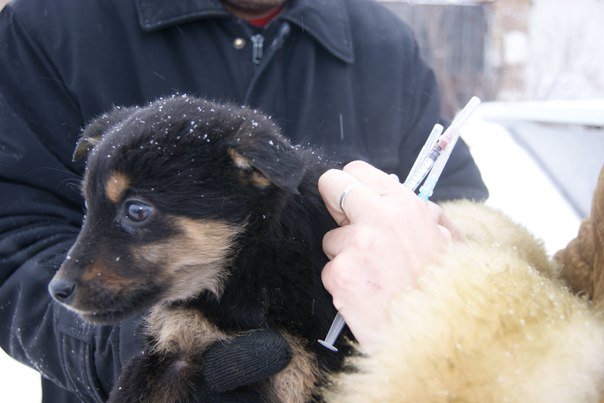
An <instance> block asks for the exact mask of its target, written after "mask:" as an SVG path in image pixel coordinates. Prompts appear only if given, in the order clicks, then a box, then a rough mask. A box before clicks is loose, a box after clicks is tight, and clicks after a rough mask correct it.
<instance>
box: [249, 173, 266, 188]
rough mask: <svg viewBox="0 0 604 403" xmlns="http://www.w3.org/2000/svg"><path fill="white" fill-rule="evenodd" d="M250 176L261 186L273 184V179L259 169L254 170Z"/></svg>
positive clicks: (253, 181)
mask: <svg viewBox="0 0 604 403" xmlns="http://www.w3.org/2000/svg"><path fill="white" fill-rule="evenodd" d="M250 178H251V180H252V183H254V184H255V185H256V186H258V187H260V188H265V187H267V186H268V185H270V184H271V181H270V180H269V179H268V178H267V177H266V176H264V175H262V174H261V173H260V172H258V171H254V172H252V174H251V175H250Z"/></svg>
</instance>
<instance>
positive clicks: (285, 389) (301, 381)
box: [270, 333, 321, 403]
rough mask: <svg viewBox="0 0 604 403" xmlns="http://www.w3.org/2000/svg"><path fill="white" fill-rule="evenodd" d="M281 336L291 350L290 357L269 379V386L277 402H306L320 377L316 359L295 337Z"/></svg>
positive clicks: (285, 334)
mask: <svg viewBox="0 0 604 403" xmlns="http://www.w3.org/2000/svg"><path fill="white" fill-rule="evenodd" d="M282 336H283V337H285V339H286V340H287V343H288V344H289V347H290V348H291V350H292V359H291V361H290V363H289V364H288V365H287V367H285V369H283V370H282V371H281V372H279V373H278V374H277V375H275V376H273V377H272V378H271V379H270V387H271V389H272V391H273V393H274V394H275V395H276V396H277V397H278V401H279V402H285V403H301V402H307V401H309V400H310V399H311V397H312V393H313V391H314V389H315V385H316V383H317V382H318V381H319V380H320V378H321V373H320V372H319V365H318V363H317V359H316V358H315V356H314V355H313V354H312V353H310V352H309V351H307V350H306V349H305V348H304V345H303V344H302V342H300V341H299V340H298V339H297V338H295V337H293V336H291V335H289V334H287V333H282Z"/></svg>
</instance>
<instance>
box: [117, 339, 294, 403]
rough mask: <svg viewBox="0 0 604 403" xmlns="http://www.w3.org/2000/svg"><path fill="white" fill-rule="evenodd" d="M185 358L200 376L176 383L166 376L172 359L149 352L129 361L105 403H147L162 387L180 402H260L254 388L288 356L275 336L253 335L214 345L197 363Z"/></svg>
mask: <svg viewBox="0 0 604 403" xmlns="http://www.w3.org/2000/svg"><path fill="white" fill-rule="evenodd" d="M189 358H190V359H192V360H193V361H192V362H193V364H192V365H193V366H197V365H198V367H199V368H200V372H193V373H189V375H187V376H186V377H179V376H178V375H176V374H175V375H174V376H172V375H170V373H169V372H168V373H167V372H166V368H168V367H170V365H171V363H170V361H178V360H179V357H178V356H173V355H171V354H167V355H164V354H162V353H153V352H151V353H149V354H142V355H141V354H139V355H138V356H135V357H133V358H132V359H131V360H130V361H129V363H128V364H127V366H126V368H124V370H123V371H122V375H121V376H120V380H119V383H118V385H117V386H114V387H113V388H112V392H111V396H110V399H109V400H110V401H111V402H125V401H132V400H133V399H139V398H143V399H147V398H150V396H151V395H153V394H154V393H156V392H152V390H153V389H155V390H156V391H157V390H162V388H163V386H161V385H165V387H166V388H174V390H175V391H182V392H184V395H182V396H181V398H183V399H185V400H186V401H191V402H193V401H195V402H212V403H214V402H261V401H265V400H266V395H265V393H266V388H265V387H263V386H261V385H259V384H258V383H259V382H261V381H264V380H265V379H267V378H268V377H270V376H271V375H274V374H276V373H278V372H279V371H281V370H282V369H283V368H285V367H286V366H287V364H288V363H289V361H290V359H291V350H290V348H289V345H288V344H287V342H286V341H285V339H284V338H283V337H282V336H281V335H280V334H279V333H276V332H274V331H271V330H254V331H250V332H248V333H246V334H243V335H241V336H237V337H235V338H233V339H231V340H230V341H228V342H224V341H220V342H215V343H214V344H212V345H210V347H209V348H208V349H207V350H206V351H204V352H203V353H202V354H200V355H199V356H198V357H197V358H195V357H189ZM195 363H196V364H195ZM193 385H195V386H193Z"/></svg>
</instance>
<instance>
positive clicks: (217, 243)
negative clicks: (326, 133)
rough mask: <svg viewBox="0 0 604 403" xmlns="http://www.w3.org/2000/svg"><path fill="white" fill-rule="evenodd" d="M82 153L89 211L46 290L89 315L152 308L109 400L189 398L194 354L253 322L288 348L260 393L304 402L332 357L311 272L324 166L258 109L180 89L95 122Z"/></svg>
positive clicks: (323, 224)
mask: <svg viewBox="0 0 604 403" xmlns="http://www.w3.org/2000/svg"><path fill="white" fill-rule="evenodd" d="M86 154H88V162H87V168H86V173H85V176H84V182H83V192H84V197H85V199H86V203H87V214H86V219H85V222H84V225H83V227H82V230H81V232H80V234H79V236H78V239H77V241H76V243H75V245H74V246H73V247H72V248H71V250H70V251H69V254H68V256H67V259H66V260H65V262H64V264H63V265H62V267H61V269H60V270H59V271H58V272H57V274H56V276H55V278H54V279H53V281H52V282H51V284H50V291H51V293H52V295H53V296H54V297H55V299H57V300H58V301H59V302H61V303H63V304H65V305H67V306H68V307H70V308H71V309H73V310H75V311H76V312H78V313H79V314H80V315H81V316H82V317H84V318H85V319H87V320H89V321H91V322H94V323H99V324H105V323H115V322H117V321H120V320H121V319H124V318H126V317H128V316H131V315H134V314H137V313H141V312H143V311H148V314H147V317H146V322H147V333H148V345H147V348H148V352H147V354H145V355H144V356H141V357H139V358H136V359H135V360H134V361H133V362H132V363H130V365H128V366H127V367H126V368H125V370H124V373H123V375H122V377H121V378H120V379H121V381H120V383H119V384H118V386H116V387H115V388H114V391H113V392H112V395H111V400H113V401H132V400H133V399H134V398H135V397H136V399H139V398H140V399H142V400H143V401H195V396H196V390H195V379H196V376H198V374H196V371H198V370H199V368H200V367H201V366H202V365H203V363H202V362H200V356H201V353H203V351H204V349H205V348H206V347H207V346H208V345H209V344H211V343H212V342H215V341H216V340H220V339H228V338H229V337H232V336H233V335H237V334H242V333H244V332H246V331H250V330H252V329H262V328H270V329H274V330H276V331H278V332H280V333H281V334H282V335H283V336H284V337H285V338H286V340H287V341H288V343H289V345H290V347H291V349H292V353H293V354H292V361H291V363H290V364H289V365H288V366H287V368H285V369H284V370H283V371H282V372H280V373H279V374H277V375H276V376H274V377H272V378H271V379H270V380H269V381H267V382H264V384H262V385H258V388H261V389H262V390H263V391H265V392H263V393H267V395H266V399H267V400H283V401H305V400H308V399H311V398H312V396H311V395H312V391H313V386H314V385H316V384H317V382H319V381H320V378H321V374H322V373H324V371H329V370H333V369H335V368H337V367H338V366H339V364H340V362H341V355H337V354H334V353H332V352H329V351H327V350H325V349H324V348H323V347H321V346H319V345H318V344H317V343H316V340H317V339H319V338H323V337H324V336H325V334H326V332H327V330H328V328H329V325H330V323H331V320H332V319H333V317H334V315H335V313H336V312H335V309H334V308H333V306H332V303H331V297H330V296H329V294H328V293H327V292H326V291H325V290H324V288H323V286H322V283H321V279H320V272H321V269H322V268H323V265H324V264H325V262H326V257H325V256H324V255H323V252H322V250H321V239H322V236H323V234H324V233H325V232H326V231H328V230H329V229H331V228H333V227H334V226H335V223H334V222H333V221H332V219H331V217H330V216H329V214H328V213H327V211H326V209H325V207H324V205H323V203H322V201H321V199H320V196H319V195H318V192H317V186H316V184H317V180H318V176H319V175H320V174H321V173H322V172H324V171H325V170H326V169H327V168H328V166H327V164H326V163H325V162H323V161H322V160H321V158H320V157H318V155H317V154H316V153H315V152H314V151H311V150H306V149H303V148H296V147H292V145H291V144H290V143H289V142H288V141H287V140H286V139H285V138H284V137H283V136H281V135H280V134H279V130H278V128H277V127H276V126H275V124H274V123H273V122H272V121H271V120H270V119H269V118H267V117H265V116H263V115H261V114H259V113H256V112H255V111H252V110H249V109H241V108H234V107H229V106H225V105H219V104H215V103H211V102H208V101H204V100H200V99H197V98H193V97H188V96H178V97H173V98H169V99H163V100H159V101H156V102H154V103H151V104H150V105H148V106H146V107H142V108H121V109H115V110H114V111H113V112H111V113H109V114H106V115H104V116H102V117H100V118H98V119H97V120H95V121H93V122H92V123H91V124H90V125H89V126H88V127H87V128H86V129H85V130H84V132H83V135H82V138H81V140H80V141H79V143H78V145H77V149H76V152H75V157H77V158H79V157H83V156H84V155H86ZM340 347H342V346H340ZM125 380H126V381H125ZM266 391H267V392H266Z"/></svg>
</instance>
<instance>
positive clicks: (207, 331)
mask: <svg viewBox="0 0 604 403" xmlns="http://www.w3.org/2000/svg"><path fill="white" fill-rule="evenodd" d="M147 331H148V332H149V333H150V334H152V335H153V336H154V338H155V341H156V343H155V345H154V346H153V349H154V350H155V351H158V352H184V353H195V354H197V353H199V352H202V351H203V350H205V349H206V348H207V347H208V346H209V345H210V344H212V343H214V342H215V341H218V340H227V339H228V337H227V335H226V334H225V333H224V332H222V331H221V330H219V329H218V328H217V327H216V326H214V325H213V324H212V323H210V322H209V321H208V320H207V319H206V318H205V317H204V316H203V314H201V312H199V311H196V310H193V309H187V308H181V309H177V308H169V309H168V308H166V307H164V306H156V307H154V308H153V309H152V310H151V312H150V313H149V316H148V317H147Z"/></svg>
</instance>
